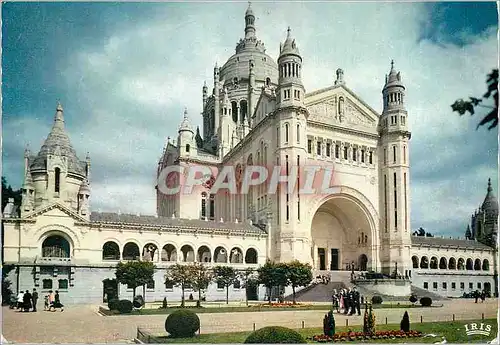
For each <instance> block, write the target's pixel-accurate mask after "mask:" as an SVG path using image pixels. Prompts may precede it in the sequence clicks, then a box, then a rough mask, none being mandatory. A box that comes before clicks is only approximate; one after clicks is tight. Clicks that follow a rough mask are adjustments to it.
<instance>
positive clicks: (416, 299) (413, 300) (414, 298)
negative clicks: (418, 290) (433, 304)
mask: <svg viewBox="0 0 500 345" xmlns="http://www.w3.org/2000/svg"><path fill="white" fill-rule="evenodd" d="M416 301H418V298H417V296H415V295H411V296H410V302H411V303H415V302H416Z"/></svg>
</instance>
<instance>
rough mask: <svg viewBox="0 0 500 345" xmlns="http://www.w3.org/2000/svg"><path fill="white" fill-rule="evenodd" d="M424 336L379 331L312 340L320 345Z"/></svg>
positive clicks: (417, 332) (342, 334)
mask: <svg viewBox="0 0 500 345" xmlns="http://www.w3.org/2000/svg"><path fill="white" fill-rule="evenodd" d="M421 336H422V332H419V331H409V332H408V333H406V332H403V331H378V332H375V334H365V333H363V332H352V331H350V332H341V333H336V334H334V335H333V337H329V336H327V335H323V334H322V335H315V336H313V337H312V338H311V339H312V340H313V341H316V342H318V343H328V342H338V341H356V340H369V339H396V338H418V337H421Z"/></svg>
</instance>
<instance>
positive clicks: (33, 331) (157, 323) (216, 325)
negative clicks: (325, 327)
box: [2, 299, 498, 343]
mask: <svg viewBox="0 0 500 345" xmlns="http://www.w3.org/2000/svg"><path fill="white" fill-rule="evenodd" d="M443 304H444V306H443V307H441V308H412V309H409V310H408V313H409V315H410V320H411V322H412V323H417V322H420V316H422V317H423V321H424V322H430V321H451V320H452V315H453V314H455V318H456V320H475V321H479V320H481V316H482V314H483V313H484V316H485V318H496V315H497V306H498V300H497V299H488V300H486V302H485V303H478V304H475V303H474V300H469V299H456V300H450V301H443ZM2 312H3V313H2V314H3V317H2V318H3V320H2V322H3V336H4V337H5V338H6V339H7V341H8V342H9V343H14V342H15V343H19V342H22V343H66V342H69V343H106V342H113V343H118V342H120V343H123V342H131V340H132V339H133V338H135V336H136V332H137V327H145V328H151V329H156V330H162V329H163V324H164V322H165V318H166V315H147V316H138V315H130V316H112V317H105V316H101V315H100V314H98V313H97V306H90V305H85V306H83V305H82V306H71V307H69V308H67V309H66V310H65V311H64V312H43V311H39V312H37V313H21V312H18V311H15V310H11V309H9V308H8V307H4V308H3V309H2ZM403 313H404V310H403V309H396V308H393V309H378V310H376V312H375V315H376V317H377V323H378V324H379V323H385V318H386V317H387V320H388V323H397V324H399V322H400V320H401V317H402V315H403ZM324 314H325V312H323V311H317V310H310V311H266V312H249V313H246V312H242V313H218V314H199V317H200V320H201V332H202V333H213V332H233V331H251V330H252V329H253V325H254V323H255V326H256V328H261V327H264V326H267V325H276V326H286V327H290V328H300V327H302V321H304V325H305V327H321V325H322V320H323V316H324ZM335 318H336V323H337V325H345V322H346V321H345V320H346V319H348V320H349V325H356V324H361V323H362V316H350V317H346V316H344V315H337V314H336V315H335Z"/></svg>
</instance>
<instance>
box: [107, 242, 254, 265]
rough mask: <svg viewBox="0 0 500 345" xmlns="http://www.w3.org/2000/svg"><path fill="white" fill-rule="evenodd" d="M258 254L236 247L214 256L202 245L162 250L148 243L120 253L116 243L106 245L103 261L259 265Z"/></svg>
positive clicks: (220, 248) (126, 247)
mask: <svg viewBox="0 0 500 345" xmlns="http://www.w3.org/2000/svg"><path fill="white" fill-rule="evenodd" d="M257 257H258V254H257V251H256V250H255V249H254V248H248V249H247V250H246V251H245V252H243V250H242V249H241V248H238V247H234V248H232V249H231V250H230V251H229V252H228V250H227V249H226V248H225V247H223V246H218V247H216V248H215V250H214V251H213V254H212V252H211V250H210V248H208V247H207V246H206V245H201V246H199V247H198V248H196V250H195V249H194V248H193V247H192V246H191V245H188V244H185V245H183V246H182V247H180V248H177V247H176V246H174V245H173V244H171V243H168V244H165V245H164V246H163V247H162V249H161V250H158V247H157V246H156V245H155V244H154V243H147V244H146V245H145V246H144V247H143V248H142V253H141V251H140V249H139V245H137V244H136V243H134V242H127V243H126V244H125V245H124V246H123V250H122V251H121V252H120V247H119V246H118V244H117V243H116V242H114V241H108V242H106V243H104V245H103V247H102V260H103V261H109V260H115V261H117V260H144V261H153V262H171V263H174V262H206V263H212V262H213V263H229V264H243V263H245V264H257V263H258V260H257Z"/></svg>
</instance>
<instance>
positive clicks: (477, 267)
mask: <svg viewBox="0 0 500 345" xmlns="http://www.w3.org/2000/svg"><path fill="white" fill-rule="evenodd" d="M480 270H481V260H479V259H476V260H475V261H474V271H480Z"/></svg>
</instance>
